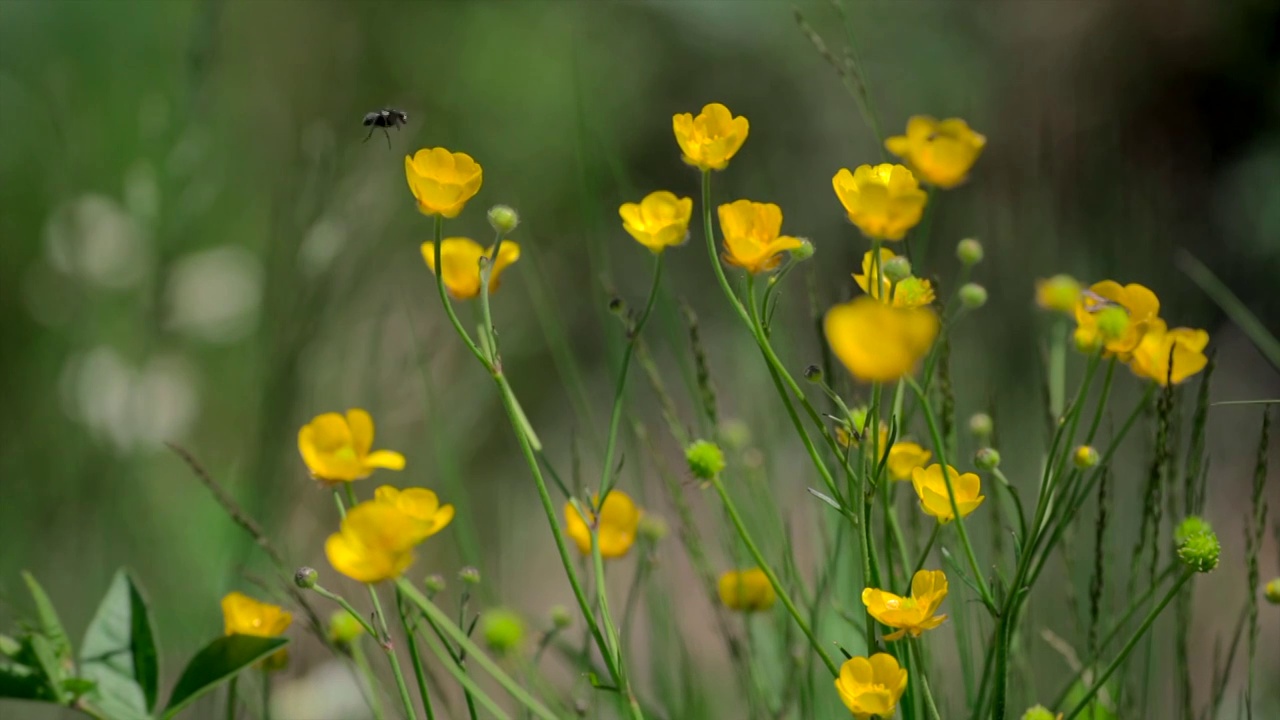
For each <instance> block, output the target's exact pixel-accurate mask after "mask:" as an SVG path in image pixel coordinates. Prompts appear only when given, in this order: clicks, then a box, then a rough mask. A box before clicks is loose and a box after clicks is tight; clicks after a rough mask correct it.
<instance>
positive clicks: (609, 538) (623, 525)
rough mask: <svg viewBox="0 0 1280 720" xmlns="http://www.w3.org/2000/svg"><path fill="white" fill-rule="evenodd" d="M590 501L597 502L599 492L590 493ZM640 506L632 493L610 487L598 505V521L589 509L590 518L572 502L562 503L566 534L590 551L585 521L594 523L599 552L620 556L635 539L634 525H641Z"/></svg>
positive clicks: (580, 549) (605, 554)
mask: <svg viewBox="0 0 1280 720" xmlns="http://www.w3.org/2000/svg"><path fill="white" fill-rule="evenodd" d="M591 501H592V502H593V503H598V502H599V501H600V498H599V496H592V498H591ZM642 514H643V513H642V511H641V510H640V508H638V507H636V504H635V502H633V501H632V500H631V497H630V496H629V495H627V494H626V493H624V492H622V491H621V490H612V491H610V492H609V496H608V497H606V498H605V500H604V506H603V507H601V508H600V517H599V520H598V521H597V519H596V517H595V515H594V514H593V513H590V512H588V516H589V518H590V519H585V518H583V516H582V514H581V513H579V512H578V511H577V510H576V509H575V508H574V507H573V503H565V505H564V517H565V525H566V530H567V531H568V533H569V537H571V538H573V541H574V542H575V543H577V545H578V550H579V551H580V552H581V553H582V554H583V555H590V554H591V530H590V529H589V528H588V523H591V524H597V522H598V532H599V542H600V555H601V556H603V557H606V558H616V557H622V556H623V555H626V554H627V551H628V550H630V549H631V546H632V545H633V544H635V541H636V529H637V528H638V527H639V525H640V516H641V515H642Z"/></svg>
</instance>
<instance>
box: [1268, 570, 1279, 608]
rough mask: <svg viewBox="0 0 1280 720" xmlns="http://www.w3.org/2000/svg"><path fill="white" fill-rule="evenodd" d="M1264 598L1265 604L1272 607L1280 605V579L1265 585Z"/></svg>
mask: <svg viewBox="0 0 1280 720" xmlns="http://www.w3.org/2000/svg"><path fill="white" fill-rule="evenodd" d="M1266 596H1267V602H1269V603H1271V604H1272V605H1280V577H1278V578H1275V579H1273V580H1272V581H1271V582H1269V583H1267V589H1266Z"/></svg>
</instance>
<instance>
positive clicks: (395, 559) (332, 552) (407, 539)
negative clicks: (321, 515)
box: [324, 500, 423, 583]
mask: <svg viewBox="0 0 1280 720" xmlns="http://www.w3.org/2000/svg"><path fill="white" fill-rule="evenodd" d="M422 537H423V536H422V522H421V521H420V520H418V519H415V518H413V517H411V516H409V515H408V514H406V513H405V512H404V511H402V510H401V509H400V508H398V507H397V506H396V505H393V504H392V503H389V502H382V501H380V500H369V501H366V502H362V503H360V504H359V505H356V506H355V507H353V508H351V510H349V511H348V512H347V516H346V517H345V518H343V519H342V525H341V527H340V529H339V530H338V532H336V533H334V534H332V535H330V536H329V539H328V540H327V541H325V544H324V552H325V555H327V556H328V557H329V564H331V565H333V568H334V569H335V570H337V571H338V572H340V573H342V574H343V575H346V576H347V577H349V578H351V579H352V580H356V581H358V582H362V583H376V582H381V581H383V580H391V579H394V578H397V577H400V575H401V574H402V573H403V572H404V571H405V570H406V569H407V568H408V567H409V566H410V565H411V564H413V548H414V546H415V545H417V544H418V543H419V542H420V541H421V540H422Z"/></svg>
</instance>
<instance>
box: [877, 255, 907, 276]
mask: <svg viewBox="0 0 1280 720" xmlns="http://www.w3.org/2000/svg"><path fill="white" fill-rule="evenodd" d="M880 272H882V273H884V277H885V279H886V280H888V281H889V282H895V283H896V282H902V281H903V280H906V279H907V278H909V277H911V261H910V260H908V259H907V258H906V257H904V256H902V255H895V256H893V257H891V258H889V259H888V260H885V261H884V265H883V266H881V268H880Z"/></svg>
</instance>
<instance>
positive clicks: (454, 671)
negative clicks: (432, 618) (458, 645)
mask: <svg viewBox="0 0 1280 720" xmlns="http://www.w3.org/2000/svg"><path fill="white" fill-rule="evenodd" d="M422 637H423V639H424V640H426V642H427V647H430V648H431V652H433V653H435V655H436V657H437V658H439V660H440V664H442V665H444V668H445V670H447V671H448V672H449V674H450V675H452V676H453V679H454V680H457V681H458V684H459V685H461V686H462V689H463V692H465V693H466V694H467V699H468V700H467V709H468V711H469V712H470V717H471V718H472V720H476V717H477V715H476V711H475V705H474V703H473V702H472V701H471V698H472V697H474V698H475V699H476V701H478V702H479V703H480V704H481V705H482V706H484V709H485V710H488V711H489V712H490V713H492V714H493V716H494V717H495V718H498V720H511V716H510V715H508V714H507V713H506V712H505V711H504V710H503V709H502V707H501V706H500V705H498V703H497V702H496V701H494V699H493V698H491V697H489V695H488V694H486V693H485V691H484V690H482V689H481V688H480V685H479V684H478V683H476V681H475V680H474V679H473V678H472V677H471V676H470V675H468V674H467V671H466V669H465V668H464V667H463V666H462V664H461V663H459V662H458V660H457V658H456V657H454V656H453V651H452V650H450V649H449V644H448V643H447V642H445V641H444V640H443V638H436V637H432V636H430V635H426V634H424V635H423V636H422Z"/></svg>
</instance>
